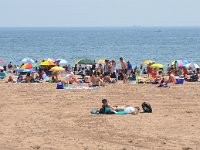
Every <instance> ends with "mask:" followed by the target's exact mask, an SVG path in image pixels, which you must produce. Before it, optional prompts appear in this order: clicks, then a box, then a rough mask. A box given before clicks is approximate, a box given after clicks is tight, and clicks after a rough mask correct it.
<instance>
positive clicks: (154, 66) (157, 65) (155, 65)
mask: <svg viewBox="0 0 200 150" xmlns="http://www.w3.org/2000/svg"><path fill="white" fill-rule="evenodd" d="M150 67H151V68H164V66H163V65H162V64H153V65H151V66H150Z"/></svg>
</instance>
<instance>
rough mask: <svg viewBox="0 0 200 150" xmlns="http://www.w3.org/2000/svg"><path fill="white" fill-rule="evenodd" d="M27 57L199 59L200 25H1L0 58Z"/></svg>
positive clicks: (135, 61)
mask: <svg viewBox="0 0 200 150" xmlns="http://www.w3.org/2000/svg"><path fill="white" fill-rule="evenodd" d="M24 57H30V58H32V59H34V60H38V61H39V60H42V59H44V58H55V59H56V58H63V59H66V60H67V61H68V62H69V64H73V63H74V62H76V61H77V60H79V59H82V58H90V59H93V60H97V59H114V60H117V63H118V64H119V57H124V59H125V60H127V61H128V60H129V61H131V63H132V64H133V65H139V64H140V63H141V62H142V61H143V60H146V59H151V60H155V61H156V62H158V63H162V64H164V65H167V64H168V63H170V62H171V61H173V60H179V59H187V60H190V61H193V62H200V28H198V27H193V28H192V27H190V28H189V27H188V28H183V27H170V28H167V27H124V28H123V27H118V28H117V27H116V28H0V60H4V61H5V62H6V63H8V62H10V61H12V62H13V63H17V64H20V60H21V59H22V58H24ZM0 65H1V64H0Z"/></svg>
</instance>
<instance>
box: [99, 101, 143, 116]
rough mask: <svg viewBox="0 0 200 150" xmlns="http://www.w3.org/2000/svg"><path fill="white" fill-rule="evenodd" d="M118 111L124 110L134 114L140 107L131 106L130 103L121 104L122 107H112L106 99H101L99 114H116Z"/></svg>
mask: <svg viewBox="0 0 200 150" xmlns="http://www.w3.org/2000/svg"><path fill="white" fill-rule="evenodd" d="M120 111H124V112H125V113H126V114H133V115H136V114H138V113H139V111H140V108H139V107H132V106H130V105H127V106H122V107H119V106H115V107H113V106H111V105H110V104H109V103H108V100H107V99H102V107H101V109H100V111H99V113H100V114H117V112H120Z"/></svg>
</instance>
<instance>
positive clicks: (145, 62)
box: [142, 60, 153, 65]
mask: <svg viewBox="0 0 200 150" xmlns="http://www.w3.org/2000/svg"><path fill="white" fill-rule="evenodd" d="M152 62H153V61H152V60H145V61H143V62H142V64H144V65H148V64H150V63H152Z"/></svg>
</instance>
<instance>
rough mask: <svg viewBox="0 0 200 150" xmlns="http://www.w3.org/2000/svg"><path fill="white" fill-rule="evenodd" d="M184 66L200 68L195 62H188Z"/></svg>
mask: <svg viewBox="0 0 200 150" xmlns="http://www.w3.org/2000/svg"><path fill="white" fill-rule="evenodd" d="M185 67H186V68H192V69H197V68H200V67H199V65H197V64H196V63H189V64H186V65H185Z"/></svg>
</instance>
